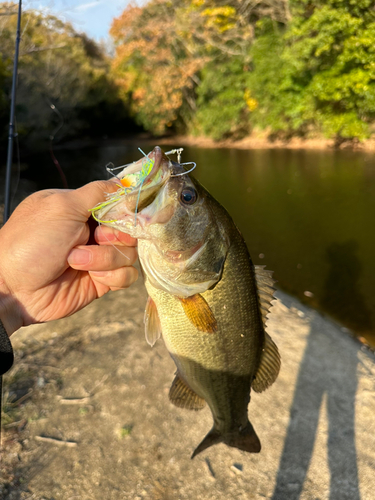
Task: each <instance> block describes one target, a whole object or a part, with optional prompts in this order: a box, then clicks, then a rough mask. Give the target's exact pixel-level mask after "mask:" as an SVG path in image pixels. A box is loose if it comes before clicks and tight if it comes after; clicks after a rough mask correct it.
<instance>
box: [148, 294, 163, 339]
mask: <svg viewBox="0 0 375 500" xmlns="http://www.w3.org/2000/svg"><path fill="white" fill-rule="evenodd" d="M144 324H145V334H146V340H147V343H148V344H150V346H151V347H152V346H153V345H154V344H155V342H156V341H157V340H158V339H160V337H161V324H160V319H159V314H158V310H157V309H156V304H155V302H154V301H153V300H152V298H151V297H148V299H147V304H146V310H145V315H144Z"/></svg>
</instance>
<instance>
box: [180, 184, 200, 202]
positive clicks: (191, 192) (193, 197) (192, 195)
mask: <svg viewBox="0 0 375 500" xmlns="http://www.w3.org/2000/svg"><path fill="white" fill-rule="evenodd" d="M197 198H198V193H197V192H196V190H195V189H194V188H192V187H188V188H185V189H183V190H182V191H181V195H180V199H181V201H182V203H183V204H184V205H193V204H194V203H195V202H196V201H197Z"/></svg>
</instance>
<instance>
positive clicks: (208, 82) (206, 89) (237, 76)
mask: <svg viewBox="0 0 375 500" xmlns="http://www.w3.org/2000/svg"><path fill="white" fill-rule="evenodd" d="M246 78H247V72H246V69H245V68H244V63H243V61H241V59H240V58H232V59H227V60H226V61H225V63H221V64H220V65H216V64H214V63H211V64H208V65H207V66H206V67H205V68H204V69H203V70H202V72H201V83H200V85H199V86H198V87H197V89H196V92H197V112H196V115H195V120H194V127H195V130H194V132H195V133H196V134H202V133H203V134H204V135H206V136H210V137H213V138H214V139H223V138H226V137H236V138H239V137H241V136H243V135H245V134H246V133H247V132H249V120H248V114H249V111H248V108H247V105H246V101H245V92H246Z"/></svg>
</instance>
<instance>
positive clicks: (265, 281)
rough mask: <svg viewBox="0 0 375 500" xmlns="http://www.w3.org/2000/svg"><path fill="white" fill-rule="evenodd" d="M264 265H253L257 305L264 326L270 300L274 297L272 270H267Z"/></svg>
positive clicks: (270, 305) (269, 307)
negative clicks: (257, 298)
mask: <svg viewBox="0 0 375 500" xmlns="http://www.w3.org/2000/svg"><path fill="white" fill-rule="evenodd" d="M265 267H266V266H254V270H255V279H256V284H257V289H258V297H259V306H260V312H261V314H262V321H263V325H264V327H266V322H267V315H268V313H269V311H270V309H271V307H272V304H271V301H272V300H274V298H275V297H274V292H275V287H274V284H275V280H274V279H273V278H272V274H273V271H269V270H268V269H265Z"/></svg>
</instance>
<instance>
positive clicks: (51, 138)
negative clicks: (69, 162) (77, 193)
mask: <svg viewBox="0 0 375 500" xmlns="http://www.w3.org/2000/svg"><path fill="white" fill-rule="evenodd" d="M48 106H49V107H50V108H51V109H52V111H54V112H55V113H56V114H57V116H58V117H59V119H60V123H59V125H58V126H57V127H56V128H55V130H54V131H53V132H52V134H51V135H50V136H49V139H50V149H49V151H50V154H51V158H52V161H53V163H54V164H55V167H56V168H57V171H58V172H59V174H60V178H61V180H62V183H63V186H64V188H65V189H69V186H68V181H67V180H66V177H65V174H64V171H63V169H62V168H61V165H60V163H59V160H58V159H57V158H56V156H55V154H54V152H53V141H54V140H55V137H56V134H57V133H58V132H59V130H60V129H61V128H62V127H63V126H64V123H65V122H64V117H63V115H62V114H61V113H60V111H59V110H58V109H57V108H56V106H55V105H54V104H53V103H51V102H49V103H48Z"/></svg>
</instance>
